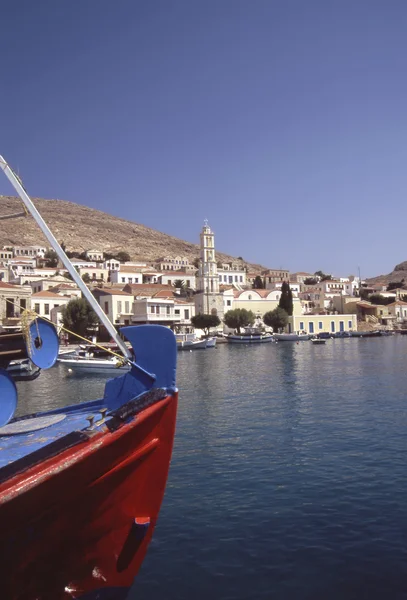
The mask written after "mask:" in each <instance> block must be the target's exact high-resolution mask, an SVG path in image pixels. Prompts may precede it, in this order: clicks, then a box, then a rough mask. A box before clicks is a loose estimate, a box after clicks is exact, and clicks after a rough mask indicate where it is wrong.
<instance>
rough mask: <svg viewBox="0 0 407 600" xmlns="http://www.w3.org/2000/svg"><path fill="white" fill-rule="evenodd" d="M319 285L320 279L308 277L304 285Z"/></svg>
mask: <svg viewBox="0 0 407 600" xmlns="http://www.w3.org/2000/svg"><path fill="white" fill-rule="evenodd" d="M317 283H318V279H316V278H315V277H307V278H306V279H304V285H316V284H317Z"/></svg>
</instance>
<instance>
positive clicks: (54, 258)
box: [44, 250, 58, 268]
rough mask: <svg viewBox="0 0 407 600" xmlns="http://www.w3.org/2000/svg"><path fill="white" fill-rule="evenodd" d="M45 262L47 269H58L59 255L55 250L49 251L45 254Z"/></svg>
mask: <svg viewBox="0 0 407 600" xmlns="http://www.w3.org/2000/svg"><path fill="white" fill-rule="evenodd" d="M44 260H45V264H46V265H47V267H51V268H52V267H56V266H57V264H58V255H57V253H56V252H55V250H47V251H46V253H45V254H44Z"/></svg>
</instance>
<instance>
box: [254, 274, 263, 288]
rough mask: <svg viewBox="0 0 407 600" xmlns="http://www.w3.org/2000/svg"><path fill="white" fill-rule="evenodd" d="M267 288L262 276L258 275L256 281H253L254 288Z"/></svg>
mask: <svg viewBox="0 0 407 600" xmlns="http://www.w3.org/2000/svg"><path fill="white" fill-rule="evenodd" d="M264 288H265V285H264V284H263V280H262V278H261V277H260V275H256V277H255V279H254V281H253V289H254V290H263V289H264Z"/></svg>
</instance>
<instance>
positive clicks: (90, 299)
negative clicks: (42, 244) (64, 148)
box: [0, 156, 133, 360]
mask: <svg viewBox="0 0 407 600" xmlns="http://www.w3.org/2000/svg"><path fill="white" fill-rule="evenodd" d="M0 167H1V168H2V169H3V171H4V173H5V175H6V177H7V178H8V179H9V181H10V183H11V185H12V186H13V187H14V189H15V190H16V192H17V194H18V195H19V196H20V198H21V200H22V201H23V203H24V206H25V207H26V208H27V210H28V211H29V212H30V213H31V215H32V216H33V217H34V219H35V221H36V222H37V224H38V226H39V227H40V229H41V231H42V233H43V234H44V235H45V237H46V238H47V240H48V241H49V243H50V244H51V246H52V247H53V249H54V250H55V252H56V253H57V255H58V257H59V258H60V260H61V261H62V262H63V264H64V266H65V267H66V269H67V271H68V273H69V274H70V275H71V277H72V279H73V280H74V281H75V283H76V284H77V286H78V287H79V289H80V290H81V292H82V294H83V295H84V297H85V298H86V300H87V301H88V302H89V304H90V305H91V307H92V308H93V310H94V311H95V313H96V314H97V316H98V317H99V319H100V321H101V322H102V323H103V325H104V326H105V327H106V329H107V331H108V332H109V333H110V335H111V336H112V338H113V339H114V341H115V342H116V344H117V345H118V346H119V348H120V350H121V351H122V352H123V354H124V356H126V357H127V358H128V359H130V360H132V359H133V357H132V354H131V352H130V350H129V349H128V348H127V346H126V344H125V343H124V341H123V340H122V339H121V337H120V336H119V334H118V332H117V331H116V328H115V326H114V325H113V323H112V322H111V321H110V319H109V318H108V316H107V315H106V314H105V313H104V312H103V310H102V307H101V306H100V304H99V303H98V302H97V301H96V300H95V298H94V296H93V295H92V294H91V292H90V290H89V289H88V288H87V286H86V284H85V282H84V281H83V280H82V278H81V276H80V275H79V273H78V272H77V270H76V269H75V267H74V266H73V265H72V263H71V261H70V260H69V258H68V257H67V255H66V254H65V252H64V251H63V250H62V248H61V246H60V245H59V244H58V242H57V240H56V239H55V237H54V236H53V235H52V233H51V231H50V230H49V229H48V226H47V224H46V223H45V221H44V219H43V218H42V217H41V215H40V213H39V212H38V210H37V209H36V208H35V206H34V204H33V202H32V200H31V198H30V197H29V196H28V194H27V192H26V191H25V189H24V188H23V186H22V185H21V183H20V181H19V180H18V178H17V177H16V175H15V173H14V171H13V170H12V169H11V168H10V166H9V165H8V164H7V162H6V161H5V160H4V158H3V157H2V156H0Z"/></svg>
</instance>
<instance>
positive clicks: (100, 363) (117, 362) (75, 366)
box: [57, 345, 131, 377]
mask: <svg viewBox="0 0 407 600" xmlns="http://www.w3.org/2000/svg"><path fill="white" fill-rule="evenodd" d="M115 350H116V348H115ZM116 353H117V350H116V352H115V354H116ZM57 362H58V364H60V365H62V366H63V367H67V368H68V369H72V370H73V371H80V372H82V373H84V372H85V373H96V374H103V373H106V375H108V376H109V377H117V376H118V375H121V374H122V373H126V372H127V371H130V369H131V365H130V364H129V363H127V362H126V361H124V360H123V358H121V357H120V356H112V355H111V354H110V353H109V352H108V351H107V349H100V347H97V346H94V345H93V346H92V345H89V346H83V345H82V346H79V348H77V349H76V351H75V352H73V353H69V354H58V358H57Z"/></svg>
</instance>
